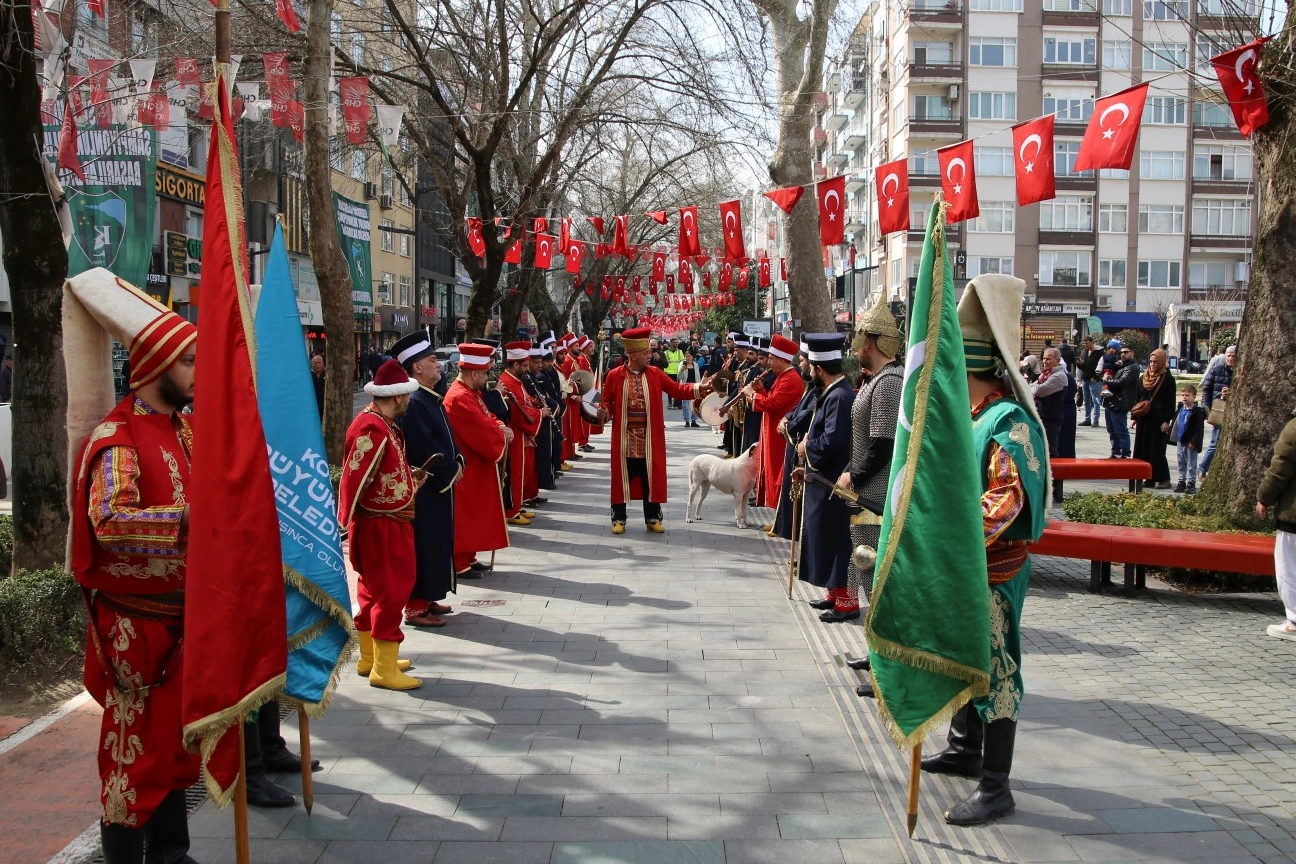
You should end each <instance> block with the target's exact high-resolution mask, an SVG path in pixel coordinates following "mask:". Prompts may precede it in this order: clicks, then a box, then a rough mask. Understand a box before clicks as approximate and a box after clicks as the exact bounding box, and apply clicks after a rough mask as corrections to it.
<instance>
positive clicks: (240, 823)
mask: <svg viewBox="0 0 1296 864" xmlns="http://www.w3.org/2000/svg"><path fill="white" fill-rule="evenodd" d="M237 725H238V739H239V772H238V779H237V780H236V781H235V782H234V860H235V861H237V862H238V864H249V862H250V861H251V856H250V855H249V853H248V812H247V806H248V805H247V750H246V749H245V748H246V744H245V742H244V738H243V728H244V726H245V725H246V724H244V723H243V719H242V718H240V719H239V722H238V724H237Z"/></svg>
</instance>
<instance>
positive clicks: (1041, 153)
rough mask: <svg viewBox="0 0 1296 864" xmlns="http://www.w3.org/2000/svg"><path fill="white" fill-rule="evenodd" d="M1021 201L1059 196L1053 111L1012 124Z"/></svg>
mask: <svg viewBox="0 0 1296 864" xmlns="http://www.w3.org/2000/svg"><path fill="white" fill-rule="evenodd" d="M1012 135H1013V161H1014V162H1015V163H1016V174H1017V203H1018V204H1020V205H1021V206H1023V207H1025V206H1026V205H1027V204H1034V203H1036V202H1037V201H1048V200H1050V199H1052V198H1056V197H1057V181H1056V180H1055V178H1054V174H1053V115H1052V114H1045V115H1044V116H1043V117H1036V118H1035V119H1034V120H1029V121H1027V122H1025V123H1018V124H1017V125H1016V126H1014V127H1013V128H1012Z"/></svg>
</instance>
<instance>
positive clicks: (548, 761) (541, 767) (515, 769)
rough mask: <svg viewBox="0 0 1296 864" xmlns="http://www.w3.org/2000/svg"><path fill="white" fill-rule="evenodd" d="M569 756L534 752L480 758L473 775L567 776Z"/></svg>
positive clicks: (570, 758) (569, 769)
mask: <svg viewBox="0 0 1296 864" xmlns="http://www.w3.org/2000/svg"><path fill="white" fill-rule="evenodd" d="M571 762H572V757H571V756H565V755H563V754H561V753H551V752H544V751H541V752H535V751H532V752H530V753H528V754H527V755H526V756H482V757H480V758H478V760H477V767H476V768H475V769H474V770H473V773H475V774H567V773H570V771H571Z"/></svg>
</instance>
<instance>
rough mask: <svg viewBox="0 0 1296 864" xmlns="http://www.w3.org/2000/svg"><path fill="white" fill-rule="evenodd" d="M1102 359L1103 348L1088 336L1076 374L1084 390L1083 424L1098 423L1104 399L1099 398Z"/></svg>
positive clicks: (1095, 424) (1092, 424) (1077, 380)
mask: <svg viewBox="0 0 1296 864" xmlns="http://www.w3.org/2000/svg"><path fill="white" fill-rule="evenodd" d="M1102 359H1103V352H1102V349H1100V348H1098V347H1097V346H1096V345H1094V337H1092V336H1086V337H1085V340H1084V352H1083V354H1081V356H1080V364H1079V367H1078V368H1077V370H1076V376H1075V377H1076V382H1077V383H1078V384H1079V385H1080V388H1081V390H1082V391H1083V392H1084V420H1083V421H1082V422H1081V423H1080V425H1081V426H1097V425H1098V412H1099V410H1100V409H1101V408H1102V401H1101V400H1100V399H1099V398H1098V394H1099V393H1100V392H1101V391H1102V371H1101V370H1100V369H1099V366H1101V365H1102Z"/></svg>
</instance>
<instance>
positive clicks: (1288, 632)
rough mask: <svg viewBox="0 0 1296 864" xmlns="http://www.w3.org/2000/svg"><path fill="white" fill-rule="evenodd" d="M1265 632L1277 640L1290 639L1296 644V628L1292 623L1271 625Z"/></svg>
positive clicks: (1285, 622)
mask: <svg viewBox="0 0 1296 864" xmlns="http://www.w3.org/2000/svg"><path fill="white" fill-rule="evenodd" d="M1265 632H1266V633H1268V634H1269V635H1270V636H1272V637H1274V638H1275V639H1290V640H1291V641H1292V642H1296V626H1292V623H1291V622H1290V621H1284V622H1283V623H1281V624H1270V625H1269V626H1268V627H1267V628H1266V629H1265Z"/></svg>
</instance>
